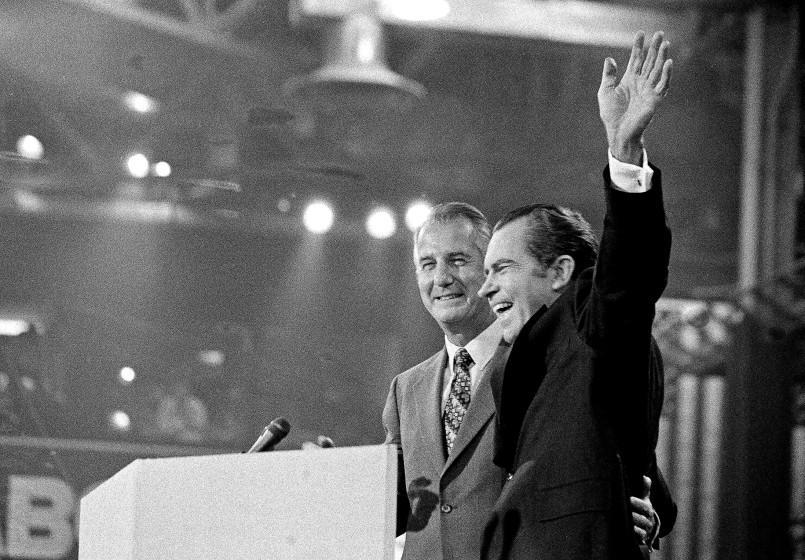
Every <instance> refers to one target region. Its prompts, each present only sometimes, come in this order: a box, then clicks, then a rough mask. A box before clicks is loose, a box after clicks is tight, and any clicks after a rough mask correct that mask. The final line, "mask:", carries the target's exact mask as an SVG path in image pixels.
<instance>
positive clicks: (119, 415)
mask: <svg viewBox="0 0 805 560" xmlns="http://www.w3.org/2000/svg"><path fill="white" fill-rule="evenodd" d="M109 425H110V426H112V428H114V429H115V430H119V431H121V432H127V431H128V430H129V428H131V418H129V415H128V414H126V413H125V412H123V411H122V410H114V411H112V412H111V413H110V414H109Z"/></svg>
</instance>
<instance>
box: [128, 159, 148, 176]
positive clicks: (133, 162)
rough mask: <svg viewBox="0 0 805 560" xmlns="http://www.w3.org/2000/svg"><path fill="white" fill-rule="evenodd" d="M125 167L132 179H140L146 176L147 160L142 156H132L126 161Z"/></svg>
mask: <svg viewBox="0 0 805 560" xmlns="http://www.w3.org/2000/svg"><path fill="white" fill-rule="evenodd" d="M126 167H127V168H128V170H129V173H130V174H131V176H132V177H136V178H138V179H142V178H143V177H146V176H148V168H149V164H148V158H147V157H145V156H144V155H143V154H133V155H131V156H129V159H127V160H126Z"/></svg>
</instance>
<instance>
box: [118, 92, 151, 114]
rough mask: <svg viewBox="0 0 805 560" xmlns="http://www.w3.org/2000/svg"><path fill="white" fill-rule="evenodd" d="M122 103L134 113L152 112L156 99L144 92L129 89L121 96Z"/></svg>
mask: <svg viewBox="0 0 805 560" xmlns="http://www.w3.org/2000/svg"><path fill="white" fill-rule="evenodd" d="M123 103H124V104H125V105H126V107H128V108H129V109H131V110H132V111H134V112H135V113H143V114H145V113H152V112H154V111H156V107H157V103H156V101H155V100H154V99H153V98H151V97H148V96H147V95H145V94H142V93H139V92H136V91H129V92H127V93H126V94H125V95H124V96H123Z"/></svg>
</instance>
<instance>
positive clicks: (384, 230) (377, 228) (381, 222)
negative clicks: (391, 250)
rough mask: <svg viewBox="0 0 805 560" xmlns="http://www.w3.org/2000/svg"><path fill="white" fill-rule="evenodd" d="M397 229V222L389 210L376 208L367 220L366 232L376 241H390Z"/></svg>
mask: <svg viewBox="0 0 805 560" xmlns="http://www.w3.org/2000/svg"><path fill="white" fill-rule="evenodd" d="M396 229H397V220H395V219H394V213H393V212H392V211H391V210H389V209H388V208H375V209H374V210H372V211H371V212H370V213H369V217H368V218H366V231H367V232H368V233H369V235H371V236H372V237H374V238H375V239H388V238H389V237H391V236H392V235H394V232H395V230H396Z"/></svg>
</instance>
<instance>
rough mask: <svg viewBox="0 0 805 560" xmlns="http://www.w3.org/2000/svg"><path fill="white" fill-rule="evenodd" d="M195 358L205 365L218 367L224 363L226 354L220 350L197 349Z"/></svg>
mask: <svg viewBox="0 0 805 560" xmlns="http://www.w3.org/2000/svg"><path fill="white" fill-rule="evenodd" d="M196 358H197V359H198V361H199V362H201V363H202V364H204V365H206V366H210V367H218V366H222V365H223V364H224V360H225V359H226V356H225V354H224V353H223V352H222V351H221V350H199V352H198V354H196Z"/></svg>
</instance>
